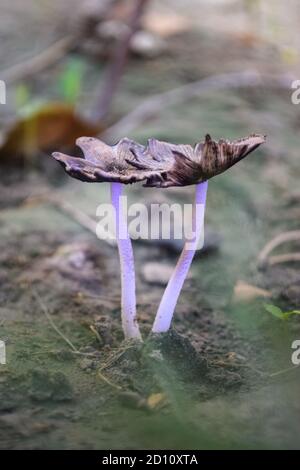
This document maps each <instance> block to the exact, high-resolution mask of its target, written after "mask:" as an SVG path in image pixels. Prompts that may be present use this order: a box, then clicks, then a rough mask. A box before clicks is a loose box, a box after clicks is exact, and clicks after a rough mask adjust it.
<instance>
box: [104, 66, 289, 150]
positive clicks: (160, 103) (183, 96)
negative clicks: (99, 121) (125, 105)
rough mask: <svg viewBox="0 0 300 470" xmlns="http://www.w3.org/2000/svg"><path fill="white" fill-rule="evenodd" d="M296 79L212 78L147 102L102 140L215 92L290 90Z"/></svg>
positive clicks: (226, 75) (268, 76)
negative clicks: (229, 90) (252, 89)
mask: <svg viewBox="0 0 300 470" xmlns="http://www.w3.org/2000/svg"><path fill="white" fill-rule="evenodd" d="M293 80H294V77H293V76H291V75H278V76H274V75H271V74H260V73H259V72H257V71H246V72H241V73H240V72H236V73H224V74H220V75H212V76H210V77H207V78H204V79H201V80H198V81H196V82H193V83H188V84H187V85H183V86H180V87H177V88H174V89H173V90H169V91H167V92H164V93H159V94H156V95H154V96H151V97H150V98H148V99H146V100H144V101H143V102H142V103H141V104H140V105H139V106H137V108H135V109H134V110H133V111H131V112H130V113H129V114H127V115H126V116H124V117H122V118H121V119H120V120H119V121H118V122H117V123H115V124H113V125H112V126H111V127H109V128H108V129H107V130H106V131H105V132H104V133H103V134H101V139H104V140H105V141H113V140H114V139H116V138H119V137H122V136H124V135H128V134H129V133H130V132H132V131H133V130H134V129H135V128H137V127H139V126H141V125H142V124H143V123H144V122H145V121H147V120H148V119H150V118H153V117H154V116H156V115H158V114H159V113H160V111H161V110H162V109H165V108H166V107H169V106H173V105H178V104H181V103H183V102H185V101H187V100H189V99H192V98H194V97H197V96H201V95H202V94H204V93H207V92H209V91H212V90H223V89H228V88H257V87H268V88H275V89H277V88H282V89H290V86H291V83H292V81H293Z"/></svg>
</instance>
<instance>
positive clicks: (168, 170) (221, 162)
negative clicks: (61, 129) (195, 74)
mask: <svg viewBox="0 0 300 470" xmlns="http://www.w3.org/2000/svg"><path fill="white" fill-rule="evenodd" d="M264 142H265V136H262V135H258V134H253V135H250V136H249V137H246V138H244V139H239V140H235V141H227V140H223V139H222V140H219V142H215V141H214V140H212V139H211V137H210V136H209V135H207V136H206V137H205V140H204V142H200V143H198V144H196V146H195V147H194V148H193V147H192V146H190V145H176V144H170V143H168V142H161V141H158V140H156V139H149V140H148V143H147V146H143V145H141V144H138V143H136V142H134V141H133V140H130V139H128V138H124V139H121V140H120V141H119V142H118V143H117V144H116V145H113V146H110V145H107V144H105V143H104V142H102V141H101V140H99V139H96V138H93V137H80V138H79V139H77V141H76V144H77V145H78V146H79V147H80V148H81V150H82V151H83V154H84V157H85V158H77V157H71V156H68V155H65V154H62V153H59V152H55V153H53V157H54V158H55V159H56V160H57V161H58V162H59V163H60V164H61V165H62V166H63V167H64V169H65V171H66V172H67V173H68V174H69V175H70V176H72V177H73V178H76V179H79V180H81V181H85V182H90V183H96V182H99V183H102V182H110V183H111V198H112V204H113V206H114V208H115V213H116V228H117V231H116V232H117V233H116V236H117V242H118V249H119V256H120V264H121V281H122V326H123V330H124V335H125V338H136V339H140V338H141V335H140V331H139V328H138V325H137V321H136V302H135V274H134V261H133V252H132V246H131V241H130V238H129V235H128V230H127V226H126V222H125V220H124V218H123V216H122V214H121V208H120V196H121V194H122V184H130V183H136V182H139V181H144V186H146V187H157V188H167V187H170V186H188V185H196V192H195V201H194V206H193V221H192V224H193V231H194V234H195V236H194V239H193V240H192V241H186V243H185V245H184V248H183V251H182V253H181V255H180V257H179V260H178V262H177V265H176V268H175V271H174V273H173V275H172V276H171V278H170V281H169V283H168V285H167V287H166V290H165V293H164V295H163V297H162V300H161V303H160V306H159V309H158V312H157V315H156V318H155V321H154V325H153V329H152V331H153V332H154V333H161V332H166V331H168V329H169V328H170V324H171V321H172V317H173V313H174V310H175V307H176V304H177V300H178V297H179V295H180V291H181V289H182V286H183V283H184V280H185V278H186V275H187V273H188V270H189V268H190V265H191V262H192V259H193V256H194V253H195V250H196V249H197V243H198V239H199V235H200V231H201V228H202V225H203V217H204V211H201V214H202V216H201V217H200V218H199V219H198V217H197V214H198V213H199V212H198V211H197V207H198V206H199V205H202V207H204V208H205V204H206V194H207V186H208V183H207V181H208V180H209V179H210V178H212V177H213V176H216V175H218V174H220V173H223V172H224V171H226V170H227V169H228V168H230V167H231V166H233V165H235V164H236V163H237V162H239V161H240V160H242V159H243V158H245V157H246V156H247V155H248V154H249V153H251V152H253V151H254V150H255V149H256V148H257V147H258V146H259V145H261V144H262V143H264ZM120 232H123V234H122V237H120V236H119V235H120Z"/></svg>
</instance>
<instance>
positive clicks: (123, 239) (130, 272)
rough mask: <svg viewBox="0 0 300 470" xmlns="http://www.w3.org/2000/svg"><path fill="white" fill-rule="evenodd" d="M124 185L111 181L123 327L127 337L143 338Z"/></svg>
mask: <svg viewBox="0 0 300 470" xmlns="http://www.w3.org/2000/svg"><path fill="white" fill-rule="evenodd" d="M122 191H123V185H122V184H121V183H111V201H112V204H113V206H114V209H115V215H116V239H117V243H118V249H119V257H120V266H121V286H122V312H121V315H122V327H123V331H124V335H125V338H136V339H141V333H140V330H139V327H138V324H137V320H136V297H135V271H134V259H133V251H132V245H131V240H130V237H129V235H128V229H127V223H126V219H125V218H124V214H123V213H122V207H121V200H120V197H121V195H122Z"/></svg>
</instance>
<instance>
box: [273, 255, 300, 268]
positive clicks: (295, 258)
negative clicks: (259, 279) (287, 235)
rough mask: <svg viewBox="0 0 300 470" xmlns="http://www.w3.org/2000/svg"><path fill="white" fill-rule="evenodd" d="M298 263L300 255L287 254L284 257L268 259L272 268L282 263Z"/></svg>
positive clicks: (276, 256) (277, 256) (278, 256)
mask: <svg viewBox="0 0 300 470" xmlns="http://www.w3.org/2000/svg"><path fill="white" fill-rule="evenodd" d="M298 261H300V253H285V254H283V255H275V256H270V257H269V258H268V264H269V265H270V266H274V265H275V264H282V263H295V262H298Z"/></svg>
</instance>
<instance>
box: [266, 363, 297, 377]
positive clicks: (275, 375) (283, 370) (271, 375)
mask: <svg viewBox="0 0 300 470" xmlns="http://www.w3.org/2000/svg"><path fill="white" fill-rule="evenodd" d="M298 367H300V366H299V365H298V366H293V367H288V368H287V369H282V370H279V371H278V372H273V373H272V374H269V377H271V378H272V377H277V376H278V375H281V374H286V373H287V372H291V371H292V370H294V369H297V368H298Z"/></svg>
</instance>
